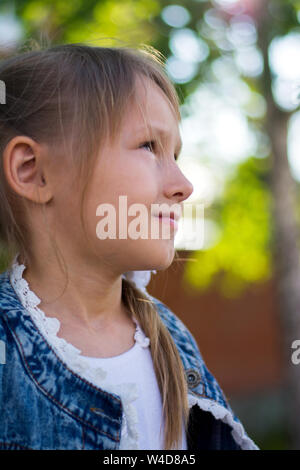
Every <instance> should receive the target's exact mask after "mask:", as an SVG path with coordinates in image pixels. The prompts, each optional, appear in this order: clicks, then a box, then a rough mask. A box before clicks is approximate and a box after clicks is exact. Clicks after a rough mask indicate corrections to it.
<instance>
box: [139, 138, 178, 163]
mask: <svg viewBox="0 0 300 470" xmlns="http://www.w3.org/2000/svg"><path fill="white" fill-rule="evenodd" d="M154 145H155V142H154V140H150V141H147V142H144V143H143V144H142V145H141V147H149V148H150V152H153V151H154ZM174 159H175V161H177V160H178V155H176V154H174Z"/></svg>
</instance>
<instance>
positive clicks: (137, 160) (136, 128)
mask: <svg viewBox="0 0 300 470" xmlns="http://www.w3.org/2000/svg"><path fill="white" fill-rule="evenodd" d="M145 80H146V82H144V83H145V85H146V86H145V87H143V86H142V85H141V83H140V81H139V80H137V93H138V98H139V102H140V107H141V108H142V110H143V113H146V118H147V124H148V126H150V127H151V126H152V127H153V131H151V134H148V133H147V128H146V127H145V125H144V120H143V115H142V113H141V111H140V107H139V106H137V105H135V104H132V106H130V107H129V109H128V112H127V114H126V117H125V119H124V121H123V124H122V128H121V132H120V134H119V135H118V137H117V139H116V141H115V143H114V144H107V145H106V146H105V147H104V148H103V150H101V154H99V158H98V160H97V163H96V166H95V169H94V173H93V176H92V179H91V181H90V186H89V190H88V194H87V199H86V205H85V209H84V216H85V218H86V223H87V227H88V235H89V237H90V239H91V241H92V252H93V253H92V252H91V251H89V252H88V253H86V255H87V256H89V257H90V256H93V257H95V256H96V257H97V258H98V257H99V262H101V263H105V264H106V266H109V269H112V270H113V272H115V273H116V274H121V273H123V272H126V271H133V270H150V269H157V270H161V269H166V268H167V267H168V266H169V265H170V264H171V263H172V261H173V258H174V254H175V249H174V237H175V234H176V229H174V228H172V226H171V225H170V229H169V230H170V231H169V233H170V235H169V237H166V236H164V237H163V235H162V233H163V232H162V226H163V225H164V223H163V222H160V221H159V219H157V216H155V215H154V213H155V212H156V213H157V212H158V209H157V208H155V206H152V205H153V204H163V203H164V204H165V208H168V207H170V206H172V205H173V204H177V205H178V207H179V209H182V202H183V201H184V200H185V199H187V198H188V197H189V196H190V195H191V193H192V192H193V186H192V184H191V183H190V181H189V180H187V178H186V177H185V176H184V175H183V174H182V172H181V171H180V169H179V167H178V164H177V163H176V161H175V158H174V154H176V155H177V154H178V152H179V150H180V147H181V140H180V134H179V127H178V122H177V120H176V118H175V116H174V115H173V112H172V110H171V108H170V105H169V103H168V101H167V100H166V98H165V95H164V93H163V92H162V91H161V89H160V88H159V87H158V86H157V85H156V84H155V83H154V82H152V81H150V80H148V79H145ZM145 89H146V94H145ZM154 128H157V131H156V130H154ZM158 131H161V132H164V134H161V135H160V134H159V133H158ZM148 141H153V142H154V143H153V148H152V146H151V145H150V147H149V144H148V145H146V144H145V143H146V142H148ZM159 144H160V145H159ZM120 196H123V198H121V199H123V203H124V201H125V200H126V198H124V196H126V197H127V206H126V203H125V204H124V206H125V207H124V208H123V209H122V207H121V202H120V201H121V199H119V197H120ZM136 203H139V204H141V205H142V206H143V210H144V212H143V213H142V214H141V212H139V211H138V212H132V213H130V212H129V211H130V206H131V205H132V204H136ZM103 204H109V205H111V209H112V212H111V213H110V214H111V216H109V215H108V214H109V213H108V212H107V211H106V209H107V207H106V208H105V206H102V205H103ZM97 208H98V211H97ZM101 208H102V209H103V210H102V212H101ZM165 208H164V209H165ZM114 211H115V214H114ZM128 214H129V215H128ZM139 216H140V221H142V223H146V222H147V221H148V228H147V232H146V238H144V239H143V238H141V237H139V238H137V239H136V238H134V232H136V233H138V232H139V231H140V230H141V229H142V227H141V225H138V222H137V223H136V225H135V230H133V231H131V232H129V230H128V229H127V232H126V227H125V233H124V234H123V238H121V235H120V234H119V229H121V228H120V227H121V224H120V223H119V218H120V219H122V221H123V223H124V222H125V223H126V222H127V227H129V226H130V223H131V222H132V221H133V220H136V219H137V218H138V217H139ZM154 219H155V220H156V222H158V227H160V229H159V230H160V231H159V235H158V238H156V239H155V238H154V236H153V232H152V231H151V221H152V223H153V221H154ZM101 220H102V221H103V222H102V223H103V225H104V226H102V229H101ZM104 221H106V224H105V223H104ZM114 222H115V224H114ZM114 227H115V229H116V233H115V234H114V233H113V232H112V233H111V235H110V238H106V239H100V238H99V234H100V237H101V233H103V232H104V231H106V232H107V231H108V230H109V229H112V230H113V228H114ZM144 227H146V226H145V225H144ZM131 229H133V226H132V225H131ZM166 233H168V232H166ZM114 235H115V236H114ZM81 248H82V250H83V251H84V250H90V249H91V247H88V245H87V244H83V245H82V247H81ZM94 261H95V259H94Z"/></svg>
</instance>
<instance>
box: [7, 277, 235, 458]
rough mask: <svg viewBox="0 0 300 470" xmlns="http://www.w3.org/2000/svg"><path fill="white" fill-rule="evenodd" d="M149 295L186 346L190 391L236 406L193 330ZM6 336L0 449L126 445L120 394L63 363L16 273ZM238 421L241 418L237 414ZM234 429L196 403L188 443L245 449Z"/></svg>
mask: <svg viewBox="0 0 300 470" xmlns="http://www.w3.org/2000/svg"><path fill="white" fill-rule="evenodd" d="M149 297H150V298H151V299H152V300H153V301H154V303H155V305H156V308H157V311H158V313H159V315H160V316H161V318H162V320H163V322H164V324H165V325H166V327H167V328H168V330H169V332H170V334H171V335H172V338H173V340H174V342H175V344H176V346H177V348H178V352H179V354H180V357H181V360H182V363H183V366H184V370H185V374H186V380H187V383H188V387H189V391H190V393H192V394H193V395H194V396H195V397H206V398H210V399H212V400H214V401H216V402H217V403H219V404H220V405H222V406H223V407H225V408H226V409H228V410H230V411H231V412H232V410H231V408H230V406H229V404H228V402H227V400H226V398H225V396H224V393H223V391H222V390H221V388H220V386H219V385H218V383H217V381H216V379H215V378H214V377H213V375H212V374H211V373H210V372H209V370H208V369H207V367H206V365H205V363H204V361H203V359H202V356H201V354H200V352H199V349H198V346H197V344H196V341H195V339H194V337H193V336H192V334H191V333H190V332H189V330H188V329H187V328H186V326H185V325H184V324H183V322H182V321H181V320H180V319H179V318H178V317H177V316H176V315H175V314H174V313H173V312H171V311H170V309H169V308H168V307H167V306H166V305H165V304H163V303H162V302H160V301H159V300H157V299H156V298H154V297H152V296H150V295H149ZM0 340H2V341H4V342H5V348H6V351H5V352H6V363H5V364H0V416H1V419H0V449H42V450H46V449H57V450H63V449H78V450H80V449H86V450H88V449H98V450H101V449H107V450H114V449H118V447H119V443H120V437H121V425H122V403H121V399H120V397H119V396H118V395H116V394H114V393H108V392H106V391H105V390H103V389H100V388H98V387H96V386H94V385H93V384H91V383H90V382H88V381H87V380H85V379H84V378H82V377H80V376H79V375H77V374H76V373H74V372H73V371H71V370H70V369H69V368H68V366H67V365H66V364H65V363H63V362H62V360H61V359H60V358H59V357H58V356H57V355H56V353H55V351H54V350H53V349H52V347H51V345H50V344H49V343H48V342H47V341H46V339H45V338H44V337H43V336H42V334H41V333H40V332H39V330H38V329H37V327H36V326H35V324H34V322H33V321H32V319H31V317H30V316H29V315H28V314H27V313H26V310H25V309H24V307H23V305H22V304H21V302H20V301H19V299H18V297H17V295H16V293H15V291H14V289H13V287H12V285H11V283H10V280H9V272H8V271H5V272H4V273H2V274H0ZM232 415H233V416H234V414H233V412H232ZM234 420H235V421H236V422H239V420H238V418H237V417H236V416H234ZM231 430H232V429H231V427H230V426H229V425H228V424H226V423H223V421H221V420H219V419H215V418H214V416H213V415H212V414H211V413H209V412H206V411H203V410H201V409H200V408H199V407H198V406H195V405H194V406H193V407H192V408H191V409H190V416H189V428H188V431H189V432H188V449H189V450H198V449H240V447H239V445H238V444H237V443H236V441H235V439H234V438H233V436H232V434H231Z"/></svg>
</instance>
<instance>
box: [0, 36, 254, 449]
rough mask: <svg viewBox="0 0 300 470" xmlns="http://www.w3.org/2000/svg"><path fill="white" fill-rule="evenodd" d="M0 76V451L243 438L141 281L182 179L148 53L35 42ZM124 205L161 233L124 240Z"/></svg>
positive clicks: (172, 104) (169, 96) (160, 249)
mask: <svg viewBox="0 0 300 470" xmlns="http://www.w3.org/2000/svg"><path fill="white" fill-rule="evenodd" d="M0 80H2V81H3V82H4V83H5V86H6V101H5V104H1V105H0V154H1V162H2V164H1V171H0V178H1V180H0V191H1V193H0V197H1V209H0V227H1V244H2V246H4V247H5V250H6V253H7V254H8V255H7V256H8V265H7V269H6V270H5V271H4V272H3V273H2V274H1V276H0V340H1V341H2V343H1V344H2V345H4V346H5V361H4V360H3V361H2V364H0V415H1V420H0V448H1V449H147V450H148V449H185V450H198V449H257V446H256V445H255V443H254V442H253V441H252V440H251V439H250V438H249V437H248V435H247V434H246V432H245V430H244V428H243V426H242V424H241V423H240V421H239V420H238V418H237V417H236V416H235V415H234V413H233V411H232V410H231V408H230V406H229V404H228V402H227V400H226V398H225V396H224V394H223V392H222V390H221V388H220V387H219V385H218V383H217V381H216V380H215V378H214V377H213V376H212V375H211V374H210V372H209V371H208V369H207V368H206V366H205V363H204V362H203V359H202V356H201V354H200V352H199V349H198V346H197V344H196V342H195V339H194V337H193V336H192V334H191V333H190V332H189V330H188V329H187V328H186V326H185V325H184V324H183V323H182V322H181V320H180V319H179V318H178V317H177V316H176V315H175V314H174V313H173V312H171V311H170V309H169V308H168V307H167V306H166V305H164V304H163V303H162V302H160V301H159V300H158V299H155V298H154V297H152V296H151V295H149V294H148V293H147V291H146V288H145V287H146V285H147V283H148V281H149V278H150V275H151V271H154V272H156V270H162V269H166V268H167V267H168V266H170V264H171V263H172V260H173V258H174V233H175V230H176V223H175V222H172V221H170V214H169V216H168V214H166V213H165V208H166V207H167V208H171V207H173V205H174V204H175V206H174V207H177V208H179V211H177V212H176V211H175V213H174V214H173V217H174V218H177V217H178V216H179V215H180V209H181V207H182V203H183V201H184V200H185V199H187V198H188V197H189V195H190V194H191V193H192V191H193V187H192V185H191V183H190V182H189V181H188V180H187V179H186V178H185V177H184V175H183V174H182V173H181V171H180V169H179V167H178V165H177V163H176V158H177V156H178V152H179V150H180V147H181V141H180V134H179V128H178V123H179V121H180V112H179V103H178V98H177V95H176V91H175V88H174V86H173V85H172V83H170V81H169V79H168V77H167V75H166V73H165V71H164V68H163V63H162V61H161V59H160V57H159V54H158V53H157V51H154V49H153V50H152V52H150V51H149V50H146V48H145V50H142V49H140V50H135V49H132V48H127V47H119V48H116V47H115V48H114V47H112V48H108V47H107V48H106V47H92V46H88V45H84V44H66V45H59V46H52V47H49V46H48V47H47V48H44V49H42V48H40V49H37V50H31V51H27V52H23V53H17V54H16V55H14V56H12V57H10V58H9V59H6V60H5V61H3V62H1V64H0ZM121 196H122V197H123V198H124V196H126V202H127V206H126V210H125V208H124V204H123V203H124V199H122V198H121ZM120 201H121V204H120ZM122 204H123V206H122ZM136 204H138V205H139V206H142V207H143V208H144V209H145V211H144V212H143V218H142V219H141V220H140V224H141V225H143V223H144V222H150V224H149V225H148V227H149V226H150V225H151V224H152V223H153V222H154V221H155V222H156V223H159V226H164V225H165V222H167V224H168V227H169V229H170V231H171V233H170V237H162V236H159V237H154V236H152V233H151V235H149V236H141V237H137V236H131V235H132V233H133V232H134V230H133V226H132V225H131V229H132V230H131V232H130V230H129V228H130V222H133V216H136V211H135V210H134V208H135V205H136ZM157 204H158V205H160V204H164V211H163V215H164V216H163V217H160V216H159V212H158V209H157V207H158V206H157ZM127 208H130V209H128V213H127ZM106 214H108V215H109V217H108V219H106V220H105V219H103V217H101V216H104V215H106ZM171 218H172V216H171ZM101 221H102V222H101ZM103 221H104V222H106V225H108V226H109V227H108V228H109V230H108V231H109V235H110V236H107V237H105V233H104V232H105V230H103V228H104V225H105V224H104V223H103ZM114 221H115V222H116V226H115V227H113V228H112V227H111V224H113V222H114ZM124 221H125V222H126V223H128V231H127V232H126V231H125V232H124V230H123V228H124ZM158 221H159V222H158ZM122 227H123V228H122ZM120 229H121V230H120ZM122 230H123V231H122ZM120 232H121V234H120ZM107 233H108V232H107V230H106V235H107Z"/></svg>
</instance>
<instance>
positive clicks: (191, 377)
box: [185, 369, 201, 388]
mask: <svg viewBox="0 0 300 470" xmlns="http://www.w3.org/2000/svg"><path fill="white" fill-rule="evenodd" d="M185 375H186V379H187V383H188V386H189V387H190V388H193V387H196V386H197V385H199V383H200V382H201V377H200V374H199V372H198V371H197V370H195V369H188V370H186V371H185Z"/></svg>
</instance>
